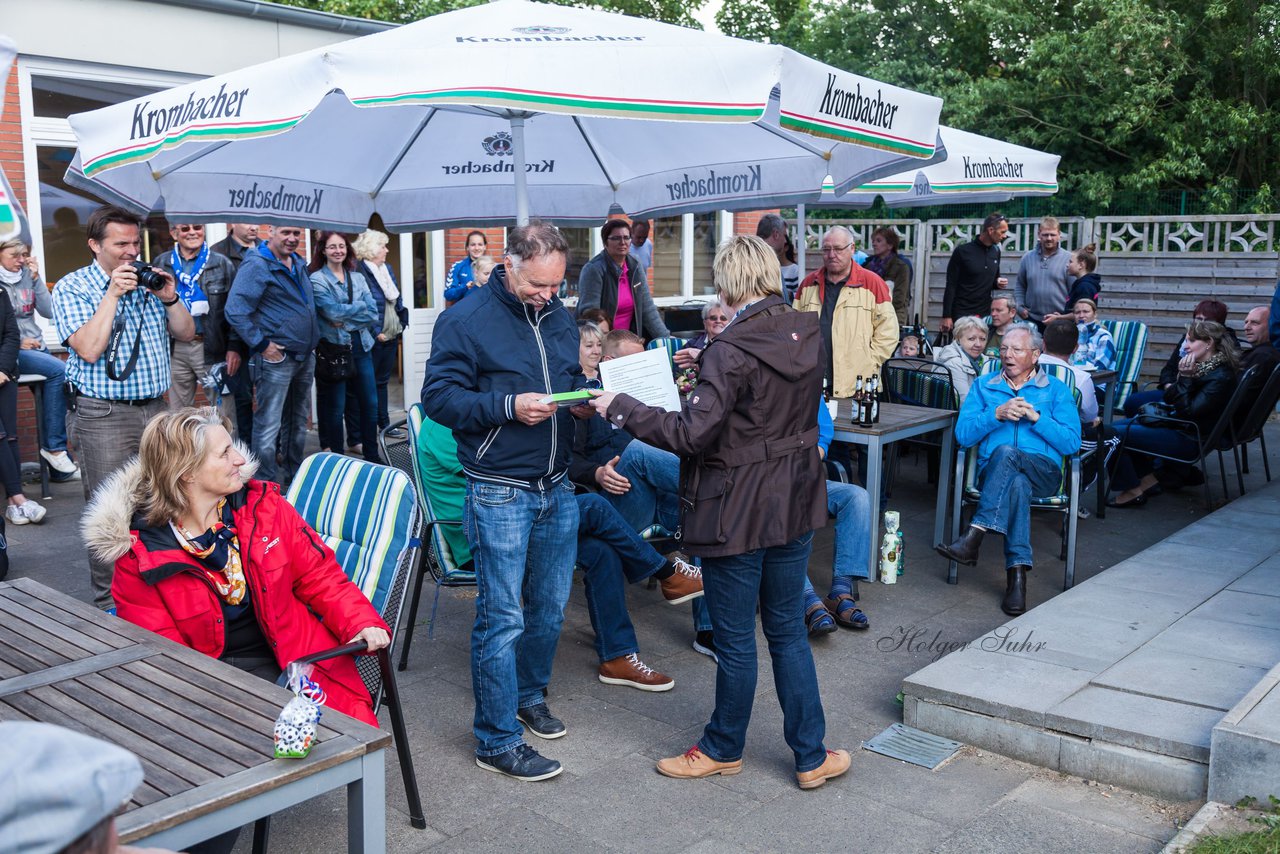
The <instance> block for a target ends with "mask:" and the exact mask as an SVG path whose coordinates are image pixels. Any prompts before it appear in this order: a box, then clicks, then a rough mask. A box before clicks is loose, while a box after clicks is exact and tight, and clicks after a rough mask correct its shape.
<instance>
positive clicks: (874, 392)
mask: <svg viewBox="0 0 1280 854" xmlns="http://www.w3.org/2000/svg"><path fill="white" fill-rule="evenodd" d="M867 398H868V399H869V400H870V401H871V403H870V406H871V423H872V424H879V423H880V375H879V374H872V375H871V390H870V391H869V392H867Z"/></svg>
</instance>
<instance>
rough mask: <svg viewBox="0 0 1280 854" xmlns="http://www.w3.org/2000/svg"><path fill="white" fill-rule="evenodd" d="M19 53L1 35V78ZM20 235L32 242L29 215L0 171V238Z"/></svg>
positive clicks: (6, 75)
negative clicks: (25, 212)
mask: <svg viewBox="0 0 1280 854" xmlns="http://www.w3.org/2000/svg"><path fill="white" fill-rule="evenodd" d="M17 53H18V48H17V46H16V45H14V43H13V42H12V41H11V40H9V39H7V38H5V37H4V36H0V80H7V79H9V66H10V65H12V64H13V58H14V56H16V55H17ZM19 236H20V237H21V238H22V239H23V240H24V241H25V242H28V243H29V242H31V234H30V229H29V228H28V226H27V216H26V214H24V213H23V212H22V205H20V204H18V199H17V197H16V196H14V194H13V187H11V186H9V179H8V177H6V176H5V174H4V173H3V172H0V240H8V239H9V238H11V237H19Z"/></svg>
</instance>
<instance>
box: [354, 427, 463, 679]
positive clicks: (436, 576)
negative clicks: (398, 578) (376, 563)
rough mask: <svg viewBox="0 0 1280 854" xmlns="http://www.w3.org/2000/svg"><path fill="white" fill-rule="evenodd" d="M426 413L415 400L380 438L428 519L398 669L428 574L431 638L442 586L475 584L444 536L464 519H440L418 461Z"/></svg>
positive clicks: (406, 651)
mask: <svg viewBox="0 0 1280 854" xmlns="http://www.w3.org/2000/svg"><path fill="white" fill-rule="evenodd" d="M426 417H427V416H426V413H425V412H423V410H422V404H420V403H415V404H413V405H412V406H410V407H409V409H408V412H407V413H406V417H405V419H404V420H403V421H397V422H395V423H394V424H390V425H388V426H387V427H386V428H385V429H384V430H383V431H382V433H381V435H380V436H379V437H378V443H379V445H380V446H381V449H382V453H383V455H384V459H386V460H387V461H388V462H389V463H390V464H391V465H392V466H395V467H396V468H397V469H399V470H400V471H402V472H404V473H405V474H407V475H408V476H409V477H410V478H412V480H413V484H414V486H415V490H414V491H415V493H416V494H417V496H418V507H419V509H420V510H421V511H422V516H423V518H424V519H425V520H426V521H425V522H424V523H423V525H424V528H425V529H426V531H427V533H428V534H429V535H430V536H429V537H428V538H427V539H426V543H427V547H426V548H425V549H423V550H422V552H421V554H420V556H419V560H418V565H417V568H416V571H415V572H414V576H415V577H414V581H413V592H412V593H411V594H410V597H409V622H408V623H407V624H406V625H405V629H404V644H403V645H402V646H401V647H400V663H399V664H398V665H396V669H397V670H404V669H406V668H407V667H408V666H409V646H410V645H411V644H412V643H413V630H414V628H415V627H416V626H417V624H418V600H419V599H420V598H421V597H422V582H423V579H424V578H425V577H426V576H427V574H428V573H429V574H430V575H431V578H432V579H433V580H434V581H435V584H436V592H435V598H434V599H433V600H432V604H431V619H430V620H429V621H428V628H427V634H428V637H430V636H431V634H432V633H433V632H434V629H435V617H436V609H437V608H438V607H439V605H440V588H441V587H470V586H474V585H475V583H476V574H475V572H474V571H472V570H470V569H464V568H462V567H461V566H460V565H459V564H458V562H457V561H456V560H455V558H454V555H453V549H452V548H451V547H450V546H449V541H448V540H447V539H445V537H444V531H443V530H442V528H443V526H445V525H450V526H453V527H457V528H461V527H462V520H461V519H445V518H441V517H440V515H439V514H438V513H436V511H435V509H434V508H433V507H432V505H431V496H430V495H429V494H428V493H427V489H426V476H425V474H424V473H423V471H422V469H421V466H420V465H419V463H418V438H419V436H421V434H422V429H423V424H424V423H425V421H426ZM401 428H405V436H403V437H396V436H393V435H391V434H393V433H394V432H395V431H396V430H398V429H401Z"/></svg>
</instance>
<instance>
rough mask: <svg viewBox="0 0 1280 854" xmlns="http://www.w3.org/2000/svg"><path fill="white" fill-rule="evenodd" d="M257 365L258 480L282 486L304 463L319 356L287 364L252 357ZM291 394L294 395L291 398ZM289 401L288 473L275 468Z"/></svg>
mask: <svg viewBox="0 0 1280 854" xmlns="http://www.w3.org/2000/svg"><path fill="white" fill-rule="evenodd" d="M253 360H254V362H256V363H257V370H256V371H255V372H256V373H257V375H258V379H257V393H258V408H257V410H256V411H255V412H254V413H253V453H254V455H255V456H257V458H258V462H259V464H260V465H261V468H260V469H258V477H260V478H262V479H263V480H274V481H276V482H277V483H283V482H284V481H286V480H292V479H293V476H294V475H295V474H297V473H298V466H299V465H301V463H302V454H303V451H304V450H305V448H306V441H307V419H308V418H309V417H310V416H311V380H312V379H313V378H314V377H315V373H316V357H315V354H314V353H311V354H308V355H307V357H306V358H305V359H301V360H299V359H295V358H293V357H292V356H286V357H285V359H284V361H282V362H278V363H276V364H272V363H270V362H268V361H266V360H265V359H263V358H262V355H261V354H259V355H256V356H254V357H253ZM290 391H292V392H293V394H292V396H291V397H290ZM286 398H288V399H289V400H290V406H291V412H290V413H289V415H290V416H291V419H290V432H289V435H287V436H285V437H283V438H284V442H283V444H284V450H285V455H284V456H285V458H286V460H287V462H286V464H285V471H284V472H281V471H280V470H279V467H278V466H277V465H276V437H277V436H278V435H279V434H280V422H281V419H282V418H283V417H284V416H285V411H284V408H285V399H286Z"/></svg>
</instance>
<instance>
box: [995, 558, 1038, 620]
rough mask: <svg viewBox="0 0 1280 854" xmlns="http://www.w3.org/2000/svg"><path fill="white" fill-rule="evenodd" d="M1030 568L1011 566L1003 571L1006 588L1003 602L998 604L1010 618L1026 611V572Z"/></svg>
mask: <svg viewBox="0 0 1280 854" xmlns="http://www.w3.org/2000/svg"><path fill="white" fill-rule="evenodd" d="M1030 568H1031V567H1029V566H1011V567H1008V568H1007V569H1005V576H1006V578H1007V586H1006V587H1005V591H1004V601H1003V602H1001V603H1000V610H1001V611H1004V612H1005V613H1006V614H1008V615H1009V616H1010V617H1016V616H1018V615H1019V614H1022V613H1025V612H1026V610H1027V570H1028V569H1030Z"/></svg>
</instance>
